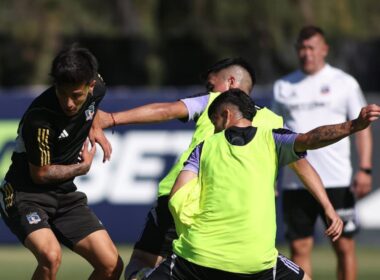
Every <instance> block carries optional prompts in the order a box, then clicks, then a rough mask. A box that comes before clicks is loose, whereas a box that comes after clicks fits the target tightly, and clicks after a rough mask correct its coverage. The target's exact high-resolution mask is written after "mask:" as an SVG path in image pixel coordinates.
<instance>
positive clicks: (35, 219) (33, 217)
mask: <svg viewBox="0 0 380 280" xmlns="http://www.w3.org/2000/svg"><path fill="white" fill-rule="evenodd" d="M26 219H27V220H28V222H29V224H31V225H33V224H38V223H39V222H41V218H40V216H39V215H38V214H37V212H31V213H29V214H27V215H26Z"/></svg>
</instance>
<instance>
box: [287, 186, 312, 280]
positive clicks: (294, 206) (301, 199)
mask: <svg viewBox="0 0 380 280" xmlns="http://www.w3.org/2000/svg"><path fill="white" fill-rule="evenodd" d="M283 212H284V223H285V225H286V232H285V234H286V237H287V239H288V241H289V245H290V254H291V259H292V261H294V262H295V263H296V264H298V265H299V266H300V267H302V269H303V270H304V271H305V272H306V274H308V275H311V273H312V267H311V253H312V250H313V245H314V239H313V231H314V224H315V222H316V219H317V217H318V205H317V202H316V201H315V199H314V198H313V197H312V196H311V195H310V193H308V192H307V191H306V190H286V191H284V192H283Z"/></svg>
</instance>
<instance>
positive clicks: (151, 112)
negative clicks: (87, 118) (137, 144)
mask: <svg viewBox="0 0 380 280" xmlns="http://www.w3.org/2000/svg"><path fill="white" fill-rule="evenodd" d="M187 116H188V111H187V107H186V106H185V104H184V103H183V102H181V101H176V102H170V103H153V104H147V105H144V106H140V107H137V108H134V109H130V110H126V111H122V112H116V113H112V115H111V113H104V112H103V113H102V114H101V119H102V123H103V125H102V127H103V128H107V127H111V126H114V125H128V124H146V123H158V122H164V121H169V120H173V119H181V118H185V117H187Z"/></svg>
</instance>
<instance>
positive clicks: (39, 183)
mask: <svg viewBox="0 0 380 280" xmlns="http://www.w3.org/2000/svg"><path fill="white" fill-rule="evenodd" d="M51 76H52V78H53V81H54V85H53V86H52V87H50V88H48V89H47V90H46V91H44V92H43V93H42V94H41V95H40V96H38V97H37V98H36V99H35V100H34V101H33V102H32V104H31V105H30V106H29V108H28V109H27V110H26V112H25V113H24V115H23V117H22V119H21V121H20V124H19V128H18V136H17V139H16V148H15V150H14V152H13V155H12V164H11V166H10V168H9V170H8V172H7V174H6V176H5V179H4V181H3V182H2V184H1V207H0V211H1V215H2V217H3V219H4V221H5V223H6V224H7V226H8V227H9V228H10V230H11V231H12V232H13V233H14V234H15V235H16V236H17V238H18V239H19V240H20V242H21V243H22V244H23V245H24V246H25V247H26V248H28V249H29V250H30V251H31V252H32V253H33V255H34V256H35V258H36V260H37V268H36V270H35V271H34V274H33V276H32V279H56V274H57V272H58V269H59V266H60V263H61V257H62V253H61V245H60V242H61V243H62V244H64V245H65V246H67V247H68V248H70V249H71V250H73V251H74V252H76V253H77V254H79V255H81V256H82V257H83V258H85V259H86V260H87V261H88V262H89V263H90V264H91V265H92V266H93V268H94V271H93V272H92V274H91V275H90V279H119V277H120V275H121V273H122V271H123V264H122V261H121V258H120V257H119V254H118V251H117V249H116V247H115V245H114V244H113V242H112V240H111V238H110V236H109V235H108V233H107V231H106V230H105V228H104V226H103V225H102V223H101V222H100V221H99V219H98V218H97V217H96V215H95V214H94V213H93V212H92V211H91V209H90V208H89V207H88V205H87V197H86V195H85V194H84V193H81V192H78V191H76V189H77V188H76V186H75V184H74V182H73V180H74V178H75V177H76V176H80V175H84V174H86V173H87V172H88V171H89V169H90V167H91V163H92V160H93V158H94V155H95V152H96V148H95V145H92V147H91V148H90V147H89V140H86V138H87V137H88V134H89V131H90V128H91V125H92V122H93V118H94V116H95V114H96V111H97V108H98V106H99V103H100V102H101V100H102V99H103V97H104V95H105V85H104V83H103V81H102V79H101V78H100V76H99V75H98V62H97V60H96V58H95V57H94V56H93V54H92V53H91V52H90V51H88V50H87V49H85V48H80V47H77V46H72V47H70V48H68V49H65V50H63V51H61V52H60V53H59V54H58V55H57V56H56V57H55V59H54V60H53V63H52V68H51Z"/></svg>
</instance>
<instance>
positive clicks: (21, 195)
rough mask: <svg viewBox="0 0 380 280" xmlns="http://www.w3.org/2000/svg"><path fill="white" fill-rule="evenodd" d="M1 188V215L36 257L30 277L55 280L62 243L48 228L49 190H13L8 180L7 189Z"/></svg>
mask: <svg viewBox="0 0 380 280" xmlns="http://www.w3.org/2000/svg"><path fill="white" fill-rule="evenodd" d="M3 187H5V185H2V187H1V188H0V190H1V191H0V202H1V203H0V204H1V206H2V207H0V212H1V216H2V218H3V220H4V222H5V223H6V224H7V226H8V227H9V229H10V230H11V231H12V232H13V233H14V234H15V235H16V236H17V238H18V239H19V240H20V242H21V243H22V244H24V246H25V247H26V248H28V249H29V250H30V251H31V252H32V253H33V254H34V256H35V257H36V259H37V263H38V264H37V268H36V270H35V272H34V274H33V277H32V279H55V278H56V274H57V271H58V268H59V265H60V263H61V246H60V244H59V242H58V240H57V238H56V236H55V235H54V233H53V231H52V230H51V229H50V224H49V219H50V217H51V216H52V215H53V213H54V205H55V204H56V200H55V199H54V197H52V196H50V195H49V194H48V193H38V194H34V193H25V192H19V191H15V190H13V188H12V186H11V185H10V184H9V183H7V184H6V188H7V189H6V190H5V189H4V188H3ZM16 197H17V199H16ZM41 205H43V206H41ZM49 215H50V217H49Z"/></svg>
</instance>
